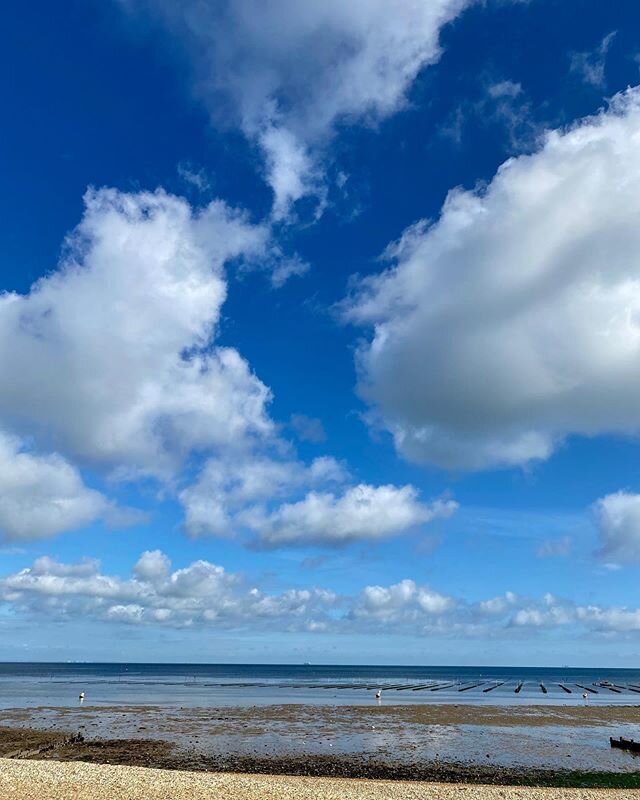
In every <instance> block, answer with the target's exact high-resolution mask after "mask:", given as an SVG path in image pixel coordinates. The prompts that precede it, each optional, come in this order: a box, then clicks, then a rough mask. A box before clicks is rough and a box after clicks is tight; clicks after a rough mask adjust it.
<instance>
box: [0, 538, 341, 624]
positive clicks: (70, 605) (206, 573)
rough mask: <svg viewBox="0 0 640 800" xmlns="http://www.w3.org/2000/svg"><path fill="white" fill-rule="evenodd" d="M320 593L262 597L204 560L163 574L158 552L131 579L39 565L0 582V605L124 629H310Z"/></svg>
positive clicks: (324, 604) (320, 610) (92, 566)
mask: <svg viewBox="0 0 640 800" xmlns="http://www.w3.org/2000/svg"><path fill="white" fill-rule="evenodd" d="M336 601H337V598H336V595H335V594H333V593H332V592H327V591H325V590H316V589H306V590H286V591H284V592H283V593H281V594H279V595H268V594H265V593H264V592H262V591H260V590H258V589H256V588H255V587H251V586H249V585H248V584H246V583H245V582H244V580H243V579H242V578H241V577H240V576H239V575H236V574H233V573H228V572H226V571H225V570H224V569H223V568H222V567H220V566H217V565H216V564H211V563H210V562H207V561H196V562H194V563H193V564H190V565H189V566H188V567H185V568H184V569H178V570H175V571H173V572H172V571H171V564H170V561H169V559H168V558H167V557H166V556H165V555H164V554H163V553H161V552H159V551H155V552H146V553H143V554H142V556H141V557H140V559H139V561H138V563H137V564H136V566H135V568H134V573H133V576H132V577H131V578H128V579H122V578H118V577H114V576H108V575H103V574H101V573H100V571H99V563H98V562H95V561H85V562H81V563H80V564H77V565H65V564H59V563H58V562H56V561H54V560H53V559H46V560H45V559H39V560H38V561H36V562H35V563H34V564H33V566H32V567H28V568H26V569H23V570H20V571H19V572H17V573H15V574H13V575H9V576H8V577H6V578H2V579H0V602H4V603H5V604H7V605H9V606H11V607H13V608H14V609H16V610H17V611H19V612H22V613H29V614H46V615H51V616H55V615H61V616H63V617H71V616H74V615H76V616H82V617H83V618H98V619H103V620H108V621H112V622H123V623H127V624H150V625H165V626H177V627H184V626H191V625H216V626H220V627H243V626H250V627H257V626H259V627H263V626H264V625H265V624H270V623H280V624H282V625H286V626H288V625H291V624H295V623H296V621H297V620H300V619H301V618H302V619H303V624H304V625H306V624H307V622H308V620H310V619H313V620H315V621H316V622H317V623H318V624H321V623H323V622H324V620H325V616H326V612H327V611H328V610H330V609H331V608H332V607H333V606H334V605H335V603H336Z"/></svg>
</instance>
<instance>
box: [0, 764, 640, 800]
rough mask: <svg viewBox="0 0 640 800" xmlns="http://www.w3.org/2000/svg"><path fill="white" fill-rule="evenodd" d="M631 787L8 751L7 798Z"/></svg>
mask: <svg viewBox="0 0 640 800" xmlns="http://www.w3.org/2000/svg"><path fill="white" fill-rule="evenodd" d="M636 795H637V796H640V792H637V791H634V790H629V789H620V790H617V789H564V788H535V787H510V786H483V785H473V786H471V785H460V784H438V783H424V782H409V781H369V780H353V779H342V778H307V777H291V776H286V775H246V774H220V773H193V772H185V771H179V770H157V769H148V768H144V767H128V766H114V765H97V764H84V763H61V762H50V761H46V762H45V761H15V760H7V759H0V800H156V798H157V799H158V800H160V798H162V800H205V798H206V799H207V800H213V799H214V798H215V800H272V799H273V800H395V799H396V798H398V800H614V799H617V798H619V800H629V798H630V797H632V796H636Z"/></svg>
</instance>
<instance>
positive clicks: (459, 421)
mask: <svg viewBox="0 0 640 800" xmlns="http://www.w3.org/2000/svg"><path fill="white" fill-rule="evenodd" d="M639 216H640V89H638V88H636V89H631V90H628V91H627V92H625V93H624V94H622V95H619V96H617V97H616V98H615V99H614V100H613V102H612V104H611V107H610V108H609V109H608V110H607V111H603V112H602V113H600V114H598V115H596V116H595V117H592V118H588V119H586V120H584V121H582V122H580V123H578V124H576V125H574V126H573V127H572V128H571V129H568V130H559V131H553V132H551V133H549V134H548V135H547V136H546V139H545V141H544V143H543V145H542V146H541V148H540V149H539V151H538V152H536V153H534V154H532V155H526V156H521V157H518V158H515V159H511V160H509V161H507V162H506V163H505V164H503V166H502V167H501V168H500V170H499V171H498V173H497V174H496V176H495V177H494V179H493V180H492V181H491V183H490V184H489V185H488V186H486V187H480V188H478V189H476V190H474V191H463V190H461V189H458V190H455V191H452V192H451V193H450V194H449V196H448V198H447V200H446V203H445V205H444V207H443V209H442V213H441V216H440V218H439V219H438V220H437V221H436V222H435V223H434V224H429V223H427V222H424V221H423V222H420V223H418V224H416V225H414V226H413V227H411V228H409V229H408V230H407V231H406V232H405V233H404V235H403V236H402V238H401V239H400V241H399V242H398V243H397V244H396V245H394V246H393V247H391V248H390V249H389V252H388V255H389V258H390V259H391V260H392V262H393V263H392V265H391V267H390V268H389V269H388V270H387V271H386V272H384V273H383V274H381V275H379V276H377V277H374V278H372V279H369V280H365V281H364V282H362V283H361V284H360V287H359V291H357V293H356V296H355V297H354V298H352V302H351V304H350V307H349V310H348V312H347V313H348V314H349V316H350V317H351V319H353V320H355V321H358V322H360V323H363V324H367V325H372V326H373V331H374V333H373V338H372V340H371V342H370V343H369V344H367V345H366V346H364V347H363V348H362V349H361V350H360V352H359V355H358V369H359V377H360V384H359V385H360V391H361V393H362V395H363V397H365V398H366V399H367V400H368V401H369V402H370V404H371V406H372V409H373V413H372V417H373V418H374V419H375V420H376V421H377V422H379V423H381V424H383V425H384V426H386V427H387V429H388V430H390V431H391V432H392V434H393V436H394V439H395V443H396V446H397V448H398V450H399V451H400V452H401V453H402V454H403V455H404V456H406V457H407V458H409V459H410V460H412V461H416V462H420V463H431V464H436V465H438V466H440V467H445V468H451V469H483V468H492V467H501V466H510V465H518V464H526V463H527V462H530V461H532V460H535V459H545V458H547V457H548V456H549V455H550V454H551V453H553V451H554V449H555V448H556V447H557V446H558V445H559V443H561V442H562V440H563V439H564V438H565V437H567V436H568V435H571V434H582V435H586V436H594V435H598V434H604V433H613V434H616V433H619V434H633V433H636V432H637V431H638V430H639V429H640V403H639V402H638V401H639V399H640V369H639V366H640V225H638V218H639Z"/></svg>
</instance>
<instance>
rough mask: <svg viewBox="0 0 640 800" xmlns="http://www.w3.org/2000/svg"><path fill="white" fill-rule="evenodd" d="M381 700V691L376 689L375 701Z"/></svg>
mask: <svg viewBox="0 0 640 800" xmlns="http://www.w3.org/2000/svg"><path fill="white" fill-rule="evenodd" d="M381 698H382V689H378V691H377V692H376V700H380V699H381Z"/></svg>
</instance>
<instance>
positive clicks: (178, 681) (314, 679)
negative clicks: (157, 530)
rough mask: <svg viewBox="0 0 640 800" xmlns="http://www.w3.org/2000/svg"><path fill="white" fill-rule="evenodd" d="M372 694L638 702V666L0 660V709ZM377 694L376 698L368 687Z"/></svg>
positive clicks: (365, 700) (437, 699) (397, 699)
mask: <svg viewBox="0 0 640 800" xmlns="http://www.w3.org/2000/svg"><path fill="white" fill-rule="evenodd" d="M81 693H83V694H84V698H83V700H84V702H86V703H87V704H91V705H93V706H95V705H106V706H117V705H145V704H152V705H154V706H161V707H162V706H164V707H167V708H175V707H180V708H185V707H191V708H206V707H221V706H222V707H224V706H254V705H256V706H260V705H269V704H274V705H276V704H278V705H279V704H307V705H314V704H318V705H360V704H363V705H364V704H371V703H372V702H384V703H389V704H405V703H422V704H424V703H457V704H461V703H471V704H473V703H477V704H493V705H503V704H504V705H510V704H523V705H530V704H543V703H548V704H553V705H558V704H562V705H575V704H581V705H584V704H606V705H618V704H625V705H640V669H615V668H605V667H601V668H600V667H599V668H580V667H569V666H563V667H484V666H378V665H358V666H356V665H315V664H116V663H104V664H99V663H42V662H38V663H35V662H31V663H0V708H3V709H9V708H35V707H45V706H46V707H71V706H77V704H78V702H79V698H80V694H81ZM378 694H379V695H380V696H379V697H376V695H378Z"/></svg>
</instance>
